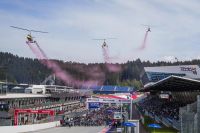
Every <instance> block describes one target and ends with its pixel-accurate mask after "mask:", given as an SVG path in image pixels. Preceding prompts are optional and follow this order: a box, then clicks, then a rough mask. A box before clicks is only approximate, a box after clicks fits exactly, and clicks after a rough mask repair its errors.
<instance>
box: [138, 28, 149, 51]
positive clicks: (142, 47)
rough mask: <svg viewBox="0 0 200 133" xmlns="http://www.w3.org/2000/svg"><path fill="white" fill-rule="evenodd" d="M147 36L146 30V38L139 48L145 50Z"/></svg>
mask: <svg viewBox="0 0 200 133" xmlns="http://www.w3.org/2000/svg"><path fill="white" fill-rule="evenodd" d="M147 37H148V31H146V33H145V36H144V40H143V43H142V46H141V47H140V48H139V49H140V50H144V49H145V48H146V41H147Z"/></svg>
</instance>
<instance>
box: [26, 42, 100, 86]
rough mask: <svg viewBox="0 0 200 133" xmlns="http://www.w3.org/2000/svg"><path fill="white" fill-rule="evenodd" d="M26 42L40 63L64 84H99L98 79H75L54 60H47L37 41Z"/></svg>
mask: <svg viewBox="0 0 200 133" xmlns="http://www.w3.org/2000/svg"><path fill="white" fill-rule="evenodd" d="M27 44H28V46H29V47H30V49H31V50H32V52H33V53H34V54H35V55H36V57H37V58H38V59H39V61H40V62H41V63H42V64H44V65H46V66H47V67H48V68H49V69H51V70H52V71H53V72H54V74H55V75H56V77H58V78H59V79H61V80H62V81H63V82H64V83H65V84H66V85H69V84H71V85H72V84H76V85H78V86H81V85H85V86H89V85H90V86H91V85H97V84H99V81H97V80H88V81H79V80H75V79H74V78H73V77H72V76H71V75H70V74H69V73H67V72H66V71H64V70H63V69H61V68H60V66H59V65H58V64H57V63H56V62H55V61H52V60H49V59H48V58H47V56H46V54H45V53H44V51H43V50H42V49H41V48H40V46H39V45H38V44H37V42H35V43H29V42H27ZM34 44H35V45H34Z"/></svg>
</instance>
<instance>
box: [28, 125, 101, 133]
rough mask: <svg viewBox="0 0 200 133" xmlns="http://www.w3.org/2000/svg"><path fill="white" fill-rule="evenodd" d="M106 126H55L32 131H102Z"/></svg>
mask: <svg viewBox="0 0 200 133" xmlns="http://www.w3.org/2000/svg"><path fill="white" fill-rule="evenodd" d="M104 128H105V127H103V126H101V127H100V126H99V127H71V128H69V127H55V128H49V129H45V130H40V131H37V132H32V133H101V131H102V130H103V129H104Z"/></svg>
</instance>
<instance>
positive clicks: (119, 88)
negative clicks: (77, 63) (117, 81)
mask: <svg viewBox="0 0 200 133" xmlns="http://www.w3.org/2000/svg"><path fill="white" fill-rule="evenodd" d="M92 89H93V91H110V92H130V91H134V88H133V87H128V86H111V85H106V86H94V87H92Z"/></svg>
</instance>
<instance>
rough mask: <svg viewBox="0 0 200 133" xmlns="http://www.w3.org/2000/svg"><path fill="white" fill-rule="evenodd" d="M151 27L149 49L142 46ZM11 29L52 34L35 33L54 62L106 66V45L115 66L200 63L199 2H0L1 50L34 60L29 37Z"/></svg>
mask: <svg viewBox="0 0 200 133" xmlns="http://www.w3.org/2000/svg"><path fill="white" fill-rule="evenodd" d="M142 24H147V25H151V26H152V28H151V30H152V32H149V35H148V38H147V43H146V48H145V49H144V50H138V48H139V47H140V46H141V45H142V42H143V39H144V35H145V31H146V27H144V26H142ZM10 25H14V26H19V27H24V28H29V29H35V30H43V31H48V32H49V33H48V34H38V33H33V36H35V37H36V40H37V41H38V43H39V45H40V46H41V47H42V49H43V50H44V51H45V52H46V54H47V55H48V57H49V58H53V59H62V60H64V61H76V62H85V63H89V62H103V55H102V49H101V44H102V43H103V42H102V41H97V40H93V39H94V38H111V37H112V38H117V39H112V40H107V44H108V45H109V51H110V56H112V57H115V61H116V62H124V61H127V60H133V59H136V58H141V59H142V60H150V61H157V60H172V61H173V60H174V57H177V58H178V59H179V60H188V59H194V58H200V1H199V0H162V1H161V0H1V1H0V27H1V28H0V51H3V52H11V53H13V54H17V55H19V56H24V57H32V58H35V56H34V54H33V53H32V52H31V51H30V49H29V48H28V46H26V44H25V41H26V40H25V36H26V34H27V32H25V31H21V30H16V29H13V28H10V27H9V26H10Z"/></svg>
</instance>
